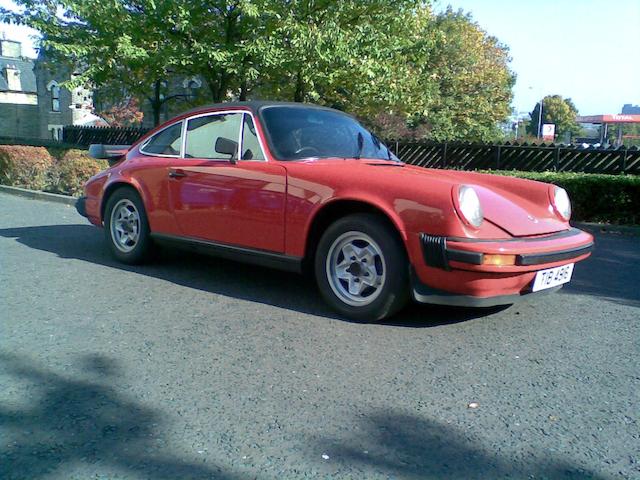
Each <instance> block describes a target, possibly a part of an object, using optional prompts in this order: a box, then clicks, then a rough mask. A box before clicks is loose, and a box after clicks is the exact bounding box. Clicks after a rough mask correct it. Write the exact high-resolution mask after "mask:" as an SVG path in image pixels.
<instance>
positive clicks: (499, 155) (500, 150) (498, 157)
mask: <svg viewBox="0 0 640 480" xmlns="http://www.w3.org/2000/svg"><path fill="white" fill-rule="evenodd" d="M501 155H502V147H500V145H496V170H500V157H501Z"/></svg>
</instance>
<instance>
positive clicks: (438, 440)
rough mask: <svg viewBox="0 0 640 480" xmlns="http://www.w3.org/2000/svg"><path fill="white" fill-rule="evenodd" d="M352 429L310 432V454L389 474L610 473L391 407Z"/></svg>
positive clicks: (421, 476) (525, 475) (575, 476)
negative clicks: (513, 451)
mask: <svg viewBox="0 0 640 480" xmlns="http://www.w3.org/2000/svg"><path fill="white" fill-rule="evenodd" d="M470 414H471V415H477V414H478V413H477V412H471V411H470ZM349 431H350V432H351V433H349V434H346V435H345V437H342V438H339V439H336V438H331V437H312V438H309V439H308V440H307V442H308V444H309V455H314V456H316V455H317V452H320V451H321V452H325V453H326V455H328V457H329V458H331V459H332V462H333V463H334V464H338V465H344V466H348V467H349V468H358V469H361V470H364V471H366V472H372V473H374V472H375V474H376V476H380V477H383V476H388V478H405V479H424V478H429V479H434V480H435V479H443V480H444V479H468V480H471V479H489V478H490V479H498V478H541V479H542V478H545V479H576V480H577V479H580V480H585V479H592V480H600V479H602V480H604V478H608V476H607V477H604V476H601V475H600V474H597V473H595V472H593V471H590V470H588V469H585V468H583V467H579V466H577V465H575V464H573V463H572V462H570V461H569V460H567V459H557V458H554V457H553V454H552V453H551V452H539V453H538V454H537V455H536V454H535V453H533V452H522V453H520V452H519V453H520V454H518V455H517V456H515V457H508V456H506V455H507V454H505V453H503V452H502V449H489V448H487V446H486V445H485V444H483V442H482V441H479V440H480V439H477V438H474V437H473V435H472V434H471V433H470V432H469V431H468V430H465V429H463V428H462V427H458V426H455V425H450V424H445V423H442V422H439V421H436V420H432V419H429V418H424V417H423V416H418V415H413V414H407V413H403V412H398V411H394V410H393V409H391V410H386V409H385V410H382V411H374V412H372V413H370V414H363V415H361V416H359V417H358V422H357V424H356V426H354V428H351V429H350V430H349ZM524 448H526V446H524Z"/></svg>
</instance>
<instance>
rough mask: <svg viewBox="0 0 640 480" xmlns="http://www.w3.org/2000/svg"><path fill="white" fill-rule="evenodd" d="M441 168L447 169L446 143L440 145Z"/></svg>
mask: <svg viewBox="0 0 640 480" xmlns="http://www.w3.org/2000/svg"><path fill="white" fill-rule="evenodd" d="M442 168H447V142H444V143H443V144H442Z"/></svg>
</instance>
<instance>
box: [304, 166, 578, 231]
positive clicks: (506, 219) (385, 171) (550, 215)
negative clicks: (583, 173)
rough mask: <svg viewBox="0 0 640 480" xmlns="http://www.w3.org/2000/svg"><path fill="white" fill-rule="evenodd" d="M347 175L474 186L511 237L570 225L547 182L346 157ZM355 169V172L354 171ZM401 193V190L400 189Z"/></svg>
mask: <svg viewBox="0 0 640 480" xmlns="http://www.w3.org/2000/svg"><path fill="white" fill-rule="evenodd" d="M336 161H340V160H315V161H314V163H318V164H327V165H331V164H332V165H335V162H336ZM345 161H346V162H348V163H349V164H350V165H349V166H348V167H347V168H349V170H350V175H355V176H357V177H358V178H360V179H362V180H364V179H367V180H369V181H368V183H369V184H370V185H380V184H381V183H382V184H383V185H384V188H385V189H387V188H393V189H399V190H400V191H402V190H403V189H404V188H406V186H408V185H412V186H415V185H416V184H418V185H420V187H419V188H420V190H421V191H424V192H426V193H428V192H430V191H435V190H436V189H435V188H433V186H434V182H436V183H438V184H440V186H448V187H449V188H447V189H443V188H440V189H437V190H438V191H446V192H449V194H451V189H452V188H453V187H454V186H456V185H463V184H464V185H470V186H472V187H474V189H475V190H476V192H477V193H478V196H479V197H480V202H481V204H482V210H483V212H484V218H485V220H486V221H489V222H491V223H493V224H494V225H496V226H497V227H499V228H500V229H502V230H504V231H505V232H507V233H508V234H509V235H511V236H514V237H522V236H531V235H544V234H548V233H554V232H558V231H561V230H566V229H567V228H569V225H568V223H567V222H564V221H562V220H561V219H559V218H558V217H557V216H556V215H555V213H554V211H553V209H552V208H551V206H550V202H549V185H548V184H544V183H541V182H535V181H531V180H524V179H519V178H514V177H503V176H498V175H488V174H480V173H475V172H461V171H457V170H439V169H428V168H422V167H416V166H413V165H406V164H402V163H398V162H391V161H386V160H367V159H360V160H345ZM354 170H356V171H354ZM399 193H401V192H399Z"/></svg>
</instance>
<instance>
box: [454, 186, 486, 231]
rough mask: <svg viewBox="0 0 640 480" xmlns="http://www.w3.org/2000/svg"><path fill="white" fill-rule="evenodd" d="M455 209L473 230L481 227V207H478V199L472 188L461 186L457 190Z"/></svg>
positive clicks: (482, 218)
mask: <svg viewBox="0 0 640 480" xmlns="http://www.w3.org/2000/svg"><path fill="white" fill-rule="evenodd" d="M457 207H458V213H459V214H460V216H461V217H462V219H463V220H464V221H465V222H467V223H468V224H469V225H471V226H473V227H475V228H478V227H479V226H480V225H482V221H483V220H484V215H483V213H482V205H480V198H479V197H478V194H477V193H476V191H475V190H474V189H473V187H469V186H467V185H462V186H460V187H459V188H458V205H457Z"/></svg>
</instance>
